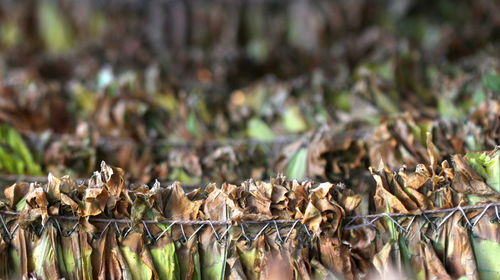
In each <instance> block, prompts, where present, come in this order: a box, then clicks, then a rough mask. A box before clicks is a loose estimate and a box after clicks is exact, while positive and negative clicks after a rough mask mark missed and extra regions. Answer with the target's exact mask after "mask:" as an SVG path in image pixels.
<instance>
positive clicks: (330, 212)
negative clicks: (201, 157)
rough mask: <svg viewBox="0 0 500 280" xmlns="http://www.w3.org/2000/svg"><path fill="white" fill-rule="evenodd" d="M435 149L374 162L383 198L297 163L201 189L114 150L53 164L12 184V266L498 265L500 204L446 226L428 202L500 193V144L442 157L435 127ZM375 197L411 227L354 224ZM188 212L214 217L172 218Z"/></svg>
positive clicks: (310, 271) (320, 270) (469, 270)
mask: <svg viewBox="0 0 500 280" xmlns="http://www.w3.org/2000/svg"><path fill="white" fill-rule="evenodd" d="M426 153H427V155H426V158H427V159H428V161H429V162H430V164H418V165H417V167H416V169H415V171H409V170H407V169H406V168H401V169H399V170H398V171H392V170H391V169H389V168H388V167H387V165H385V164H384V163H383V162H381V165H380V166H379V167H378V168H377V169H373V168H372V169H370V172H371V175H372V176H373V178H374V180H375V182H376V191H375V196H374V198H373V201H363V199H362V196H361V195H359V194H355V193H353V191H352V190H350V189H347V188H345V186H344V185H342V184H337V185H334V184H331V183H321V184H319V185H317V184H313V183H312V182H310V181H304V182H298V181H297V180H287V179H286V178H285V177H283V176H279V177H276V178H272V179H271V180H270V181H269V182H264V181H253V180H249V181H245V182H244V183H242V184H240V185H232V184H223V185H222V186H220V187H217V186H216V185H215V184H211V185H208V186H207V187H205V188H203V189H201V188H200V189H196V190H194V191H192V192H189V193H185V192H184V191H183V189H182V187H181V185H180V184H179V183H174V184H171V185H169V186H160V184H159V183H157V184H154V185H153V186H152V187H148V186H147V185H143V186H140V187H136V188H135V189H129V188H127V187H126V185H125V181H124V179H123V171H122V170H121V169H119V168H113V167H110V166H108V165H106V164H105V163H102V165H101V171H100V172H95V173H94V175H93V176H92V177H91V178H90V179H89V180H88V181H87V182H85V183H83V184H76V183H75V181H73V180H72V179H71V178H70V177H68V176H65V177H62V178H56V177H54V176H52V175H49V178H48V182H47V183H46V184H44V185H41V184H37V183H31V184H28V183H16V184H14V185H12V186H10V187H8V188H6V189H5V196H6V198H7V200H6V202H5V203H4V204H2V208H3V209H4V210H10V211H18V212H20V215H19V216H9V215H5V217H8V218H5V217H4V219H6V220H5V224H6V227H7V228H8V229H9V234H11V236H10V238H7V235H6V234H7V232H4V234H3V235H2V237H3V238H2V242H1V246H2V250H1V256H0V259H1V267H0V271H1V273H2V277H3V278H10V277H14V276H15V275H23V276H25V277H35V278H41V279H54V278H63V277H64V278H67V279H94V278H99V279H104V278H106V279H108V278H109V279H123V278H125V279H324V278H332V279H334V278H342V279H363V278H367V277H373V276H375V275H377V274H380V275H381V276H384V275H388V273H401V274H402V275H407V276H408V277H410V278H411V277H414V276H416V277H418V278H419V279H432V278H433V277H435V276H439V277H440V278H442V279H456V278H459V277H462V276H464V277H467V278H469V279H496V278H497V277H498V276H499V273H500V271H499V270H498V265H497V260H498V252H500V239H499V232H500V231H499V225H500V224H499V222H500V221H498V220H497V219H496V218H495V215H494V211H495V209H494V208H489V209H486V210H485V211H486V213H485V215H484V216H482V217H480V218H481V219H475V220H474V218H478V215H479V214H481V211H479V210H477V211H471V212H469V213H467V219H466V218H464V217H463V216H462V213H461V212H456V213H454V214H453V215H452V216H451V217H448V219H447V220H446V221H445V224H444V225H440V226H439V228H434V227H435V225H436V224H437V222H436V220H434V222H432V221H430V220H429V219H428V218H427V217H426V218H427V219H425V218H424V217H423V216H420V215H419V214H421V213H422V211H425V210H430V209H442V208H451V207H456V206H465V205H474V204H487V203H491V202H498V201H499V197H500V172H499V170H500V159H499V158H500V151H499V150H493V151H491V152H488V153H470V154H468V155H467V156H465V157H464V156H460V155H454V156H453V157H452V158H451V162H448V161H446V160H445V161H442V162H438V154H437V152H436V147H435V146H434V145H433V144H432V142H431V141H430V138H428V142H427V152H426ZM362 203H369V204H371V203H373V205H369V208H370V209H373V208H374V209H376V211H377V212H378V213H403V214H413V215H417V216H416V217H415V218H414V219H411V220H410V219H407V218H404V217H400V218H397V217H396V218H395V219H399V221H398V225H402V226H403V227H401V226H396V225H395V223H394V222H393V220H390V219H385V218H384V219H379V220H378V221H377V222H375V223H374V226H373V227H359V228H354V229H350V230H345V229H344V226H345V225H346V223H347V222H348V221H349V219H348V217H350V216H352V215H355V214H357V213H361V209H360V205H361V204H362ZM497 211H498V210H497ZM60 216H64V217H77V218H74V219H73V220H72V221H65V220H64V219H58V218H57V217H60ZM99 218H103V219H104V220H102V221H100V220H99ZM437 218H438V219H439V218H440V217H439V216H438V217H437ZM441 218H442V216H441ZM106 219H117V221H118V222H117V223H114V222H113V220H109V221H107V220H106ZM123 219H126V220H130V221H129V222H130V223H128V224H127V223H122V222H120V221H121V220H123ZM433 219H436V217H434V218H433ZM56 220H57V222H55V221H56ZM185 220H188V221H205V220H210V221H213V222H214V225H210V226H209V225H207V224H205V225H201V226H200V225H199V224H189V223H188V224H183V225H182V226H175V225H172V223H171V222H170V223H167V222H165V223H161V222H162V221H185ZM269 220H300V223H301V224H303V225H304V229H302V227H300V226H295V225H294V226H293V227H290V225H288V226H283V225H282V224H280V225H279V226H278V225H277V224H276V226H266V227H262V226H260V227H259V226H258V224H256V223H249V222H261V221H269ZM471 220H473V221H475V224H474V227H472V228H471V227H469V225H468V223H469V221H471ZM149 221H156V222H159V223H150V222H149ZM220 221H230V225H231V226H229V224H223V223H217V222H220ZM394 221H396V220H394ZM410 222H411V223H412V224H411V225H409V223H410ZM17 224H19V226H18V227H17ZM268 225H269V224H268ZM285 236H286V238H285ZM151 237H154V238H151ZM219 237H223V238H219Z"/></svg>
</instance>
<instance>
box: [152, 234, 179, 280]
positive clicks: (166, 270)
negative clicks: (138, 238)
mask: <svg viewBox="0 0 500 280" xmlns="http://www.w3.org/2000/svg"><path fill="white" fill-rule="evenodd" d="M150 252H151V258H152V259H153V264H154V266H155V269H156V271H157V272H158V276H159V277H160V279H179V278H180V275H179V269H178V264H177V259H176V255H175V244H174V243H173V242H169V243H167V244H166V245H164V246H161V247H159V248H153V249H151V250H150Z"/></svg>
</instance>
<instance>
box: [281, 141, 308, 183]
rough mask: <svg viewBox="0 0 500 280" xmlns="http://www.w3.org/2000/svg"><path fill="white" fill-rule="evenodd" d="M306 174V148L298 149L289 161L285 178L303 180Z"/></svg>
mask: <svg viewBox="0 0 500 280" xmlns="http://www.w3.org/2000/svg"><path fill="white" fill-rule="evenodd" d="M306 172H307V148H300V149H299V150H297V152H295V154H294V155H293V156H292V158H291V159H290V162H289V163H288V167H287V169H286V176H287V177H288V178H290V179H303V178H305V176H306Z"/></svg>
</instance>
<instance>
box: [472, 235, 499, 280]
mask: <svg viewBox="0 0 500 280" xmlns="http://www.w3.org/2000/svg"><path fill="white" fill-rule="evenodd" d="M472 248H473V249H474V256H475V257H476V265H477V270H478V272H479V278H480V279H500V267H499V265H498V260H500V243H498V242H495V241H493V240H481V239H479V238H472Z"/></svg>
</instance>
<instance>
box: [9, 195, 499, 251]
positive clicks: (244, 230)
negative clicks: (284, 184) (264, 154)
mask: <svg viewBox="0 0 500 280" xmlns="http://www.w3.org/2000/svg"><path fill="white" fill-rule="evenodd" d="M499 207H500V202H496V203H489V204H482V205H472V206H457V207H454V208H444V209H434V210H425V211H421V212H420V213H418V214H403V213H379V214H371V215H363V216H349V217H346V219H345V220H346V221H347V223H345V224H344V226H343V230H346V231H350V230H355V229H358V228H362V227H373V228H377V226H376V223H377V221H379V220H381V219H383V218H387V219H388V220H390V221H391V222H392V223H394V225H395V226H397V227H398V228H399V229H400V230H401V231H402V232H404V233H407V232H408V231H409V230H410V228H411V226H412V225H413V224H414V221H415V220H416V219H425V221H426V222H427V223H429V224H430V226H431V228H432V229H433V230H434V231H438V230H439V229H440V228H441V227H442V226H443V225H444V224H445V223H446V222H447V221H448V220H449V219H450V218H451V217H452V216H453V215H454V214H456V213H459V214H460V215H461V218H462V219H463V220H464V221H465V223H466V226H467V227H468V228H470V229H473V228H474V227H475V226H476V225H477V223H478V222H479V221H480V220H481V219H482V218H484V217H485V216H486V215H488V216H492V218H493V220H495V219H496V221H497V222H500V211H499ZM488 210H492V211H490V212H489V213H488ZM477 211H480V212H479V214H477V215H474V217H472V218H469V217H468V215H467V213H470V212H476V213H477ZM4 215H6V216H20V215H21V213H20V212H14V211H5V210H4V211H0V223H1V224H2V230H3V231H4V232H5V233H6V235H7V236H8V238H9V240H10V239H12V238H13V236H14V234H15V232H16V231H17V230H18V229H19V227H20V224H19V222H17V220H16V222H15V223H14V224H12V225H11V228H12V229H11V230H9V226H8V223H9V222H6V220H5V218H4ZM80 218H81V217H78V216H49V218H48V219H47V221H46V223H45V224H41V227H40V228H39V229H37V228H36V227H35V226H33V225H32V229H33V231H34V232H35V233H36V234H37V235H38V236H41V234H42V233H43V231H44V230H45V229H46V228H47V226H48V225H49V224H52V225H53V226H54V227H56V229H57V230H58V231H59V233H60V234H61V235H62V236H65V237H69V236H70V235H71V234H73V233H74V232H76V231H77V228H78V225H79V219H80ZM88 221H89V222H92V223H104V224H106V225H105V227H104V229H103V230H102V231H101V233H98V234H95V235H94V236H95V237H96V238H101V237H102V235H103V234H104V233H105V232H106V230H107V229H108V228H109V227H110V226H114V227H115V228H116V232H120V233H121V234H122V235H123V237H126V236H127V235H128V234H129V233H130V232H131V231H132V230H133V229H134V228H135V227H138V226H140V225H142V226H143V228H144V232H145V234H146V235H147V237H148V238H149V239H150V240H151V241H152V242H157V241H158V240H159V239H160V238H161V237H162V236H164V235H165V234H166V233H167V232H169V231H170V230H171V229H172V228H173V227H174V226H177V227H179V229H180V231H181V233H182V239H183V241H185V242H187V241H189V240H191V239H192V238H194V237H195V236H196V235H197V234H198V233H199V232H200V231H201V230H202V229H203V228H205V227H209V228H210V229H212V233H213V234H214V236H215V239H216V240H217V241H218V242H222V241H223V240H224V239H225V238H227V236H228V233H229V230H230V229H231V228H235V227H239V229H240V230H241V236H242V237H243V238H245V239H246V240H247V241H249V242H252V241H253V240H256V239H257V238H259V237H260V236H261V235H262V234H264V232H265V231H266V230H267V229H270V230H274V232H275V233H276V239H277V241H278V242H281V243H284V242H287V240H288V239H289V238H290V236H291V234H292V232H293V231H294V230H297V231H301V232H302V233H303V234H304V235H305V236H307V237H309V238H314V237H315V234H313V233H312V232H311V231H310V230H309V229H308V227H307V224H303V223H302V220H301V219H288V220H286V219H279V220H267V221H249V220H247V221H245V220H244V221H238V222H236V221H233V220H217V221H211V220H163V221H154V220H139V221H133V220H130V219H106V218H96V217H90V218H88ZM405 221H406V226H405V225H404V224H405ZM61 222H74V224H72V226H71V227H70V229H69V230H67V231H64V230H62V227H61ZM357 222H361V223H357ZM119 224H122V225H123V224H125V225H127V226H126V228H125V229H124V230H120V226H119ZM155 224H156V225H157V224H163V225H168V226H167V227H166V228H165V229H164V230H162V231H161V232H160V233H159V234H157V235H154V234H153V233H152V231H151V230H150V226H152V225H155ZM185 226H192V227H194V231H193V232H192V233H191V234H190V235H187V234H186V231H185V228H184V227H185ZM220 227H224V228H225V229H224V231H223V232H222V234H220V233H218V231H217V229H216V228H220ZM250 227H254V232H257V233H256V234H255V235H254V236H252V234H251V233H250V231H249V228H250ZM255 229H258V231H256V230H255Z"/></svg>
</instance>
